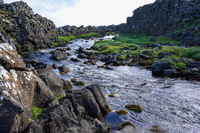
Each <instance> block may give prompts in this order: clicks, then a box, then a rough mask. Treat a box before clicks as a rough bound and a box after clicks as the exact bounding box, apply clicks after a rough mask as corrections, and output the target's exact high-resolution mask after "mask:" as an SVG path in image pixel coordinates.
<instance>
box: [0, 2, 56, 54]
mask: <svg viewBox="0 0 200 133" xmlns="http://www.w3.org/2000/svg"><path fill="white" fill-rule="evenodd" d="M2 3H3V1H2V0H1V1H0V6H1V9H0V11H1V12H3V13H4V14H3V15H1V19H0V25H1V27H2V29H3V30H4V31H5V32H7V33H8V34H9V35H10V37H12V38H14V39H16V41H17V43H18V44H20V45H21V46H22V47H21V48H22V49H23V50H26V51H27V50H34V49H38V48H52V47H54V46H53V43H52V42H53V41H56V42H59V39H58V35H57V34H56V27H55V24H54V23H53V22H52V21H51V20H48V19H47V18H43V17H42V16H40V15H39V14H34V13H33V11H32V9H31V8H30V7H29V6H28V5H27V4H26V3H25V2H23V1H19V2H14V3H11V4H2ZM1 33H3V32H1ZM3 35H4V34H3ZM0 38H1V39H0V40H2V39H3V40H5V37H2V35H1V37H0Z"/></svg>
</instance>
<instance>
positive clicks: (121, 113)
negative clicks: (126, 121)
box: [116, 110, 128, 115]
mask: <svg viewBox="0 0 200 133" xmlns="http://www.w3.org/2000/svg"><path fill="white" fill-rule="evenodd" d="M116 113H117V114H118V115H127V114H128V111H127V110H116Z"/></svg>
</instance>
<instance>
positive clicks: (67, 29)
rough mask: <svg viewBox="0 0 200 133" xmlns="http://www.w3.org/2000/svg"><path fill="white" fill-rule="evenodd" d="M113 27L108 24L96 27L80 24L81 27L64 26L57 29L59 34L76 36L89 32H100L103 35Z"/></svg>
mask: <svg viewBox="0 0 200 133" xmlns="http://www.w3.org/2000/svg"><path fill="white" fill-rule="evenodd" d="M111 31H112V29H111V28H108V27H106V26H99V27H95V26H91V25H89V26H87V27H84V26H80V27H76V26H69V25H66V26H63V27H61V28H58V29H57V34H58V35H59V36H70V35H74V36H79V35H82V34H87V33H99V34H101V35H105V34H106V33H107V32H111Z"/></svg>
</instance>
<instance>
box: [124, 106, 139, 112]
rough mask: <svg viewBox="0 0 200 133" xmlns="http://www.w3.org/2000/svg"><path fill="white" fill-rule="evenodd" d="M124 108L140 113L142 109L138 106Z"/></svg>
mask: <svg viewBox="0 0 200 133" xmlns="http://www.w3.org/2000/svg"><path fill="white" fill-rule="evenodd" d="M125 107H126V108H127V109H129V110H132V111H134V112H137V113H142V107H141V106H140V105H137V104H136V105H126V106H125Z"/></svg>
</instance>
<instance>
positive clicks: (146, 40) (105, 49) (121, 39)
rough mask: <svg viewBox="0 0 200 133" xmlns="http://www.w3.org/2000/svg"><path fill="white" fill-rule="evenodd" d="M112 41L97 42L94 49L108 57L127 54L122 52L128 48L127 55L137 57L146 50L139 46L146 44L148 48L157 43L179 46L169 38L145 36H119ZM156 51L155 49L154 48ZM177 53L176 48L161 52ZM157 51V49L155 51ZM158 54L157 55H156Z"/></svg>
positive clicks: (151, 52) (125, 51)
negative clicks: (153, 39)
mask: <svg viewBox="0 0 200 133" xmlns="http://www.w3.org/2000/svg"><path fill="white" fill-rule="evenodd" d="M151 38H155V40H156V41H155V42H151V41H150V39H151ZM113 39H114V41H107V40H106V41H97V42H96V43H95V44H94V49H95V50H98V51H99V52H100V54H104V55H108V54H110V53H112V52H115V53H123V54H127V50H123V48H124V47H127V48H129V50H128V51H129V53H130V54H132V55H137V54H138V51H139V50H140V52H143V51H145V50H146V49H145V48H143V47H142V45H141V44H146V45H148V46H149V47H150V46H151V45H153V44H158V43H173V44H179V43H180V42H177V41H174V40H172V39H171V38H170V37H163V36H160V37H153V36H147V35H120V36H117V37H114V38H113ZM167 48H168V49H167ZM180 49H181V48H180ZM155 50H156V48H155ZM167 50H170V51H173V52H174V51H175V52H176V51H177V49H176V47H172V48H171V49H170V48H169V47H164V49H162V51H160V52H163V51H167ZM148 51H150V55H153V54H154V53H153V50H150V49H149V50H148ZM157 51H158V49H157ZM157 54H158V53H157Z"/></svg>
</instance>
